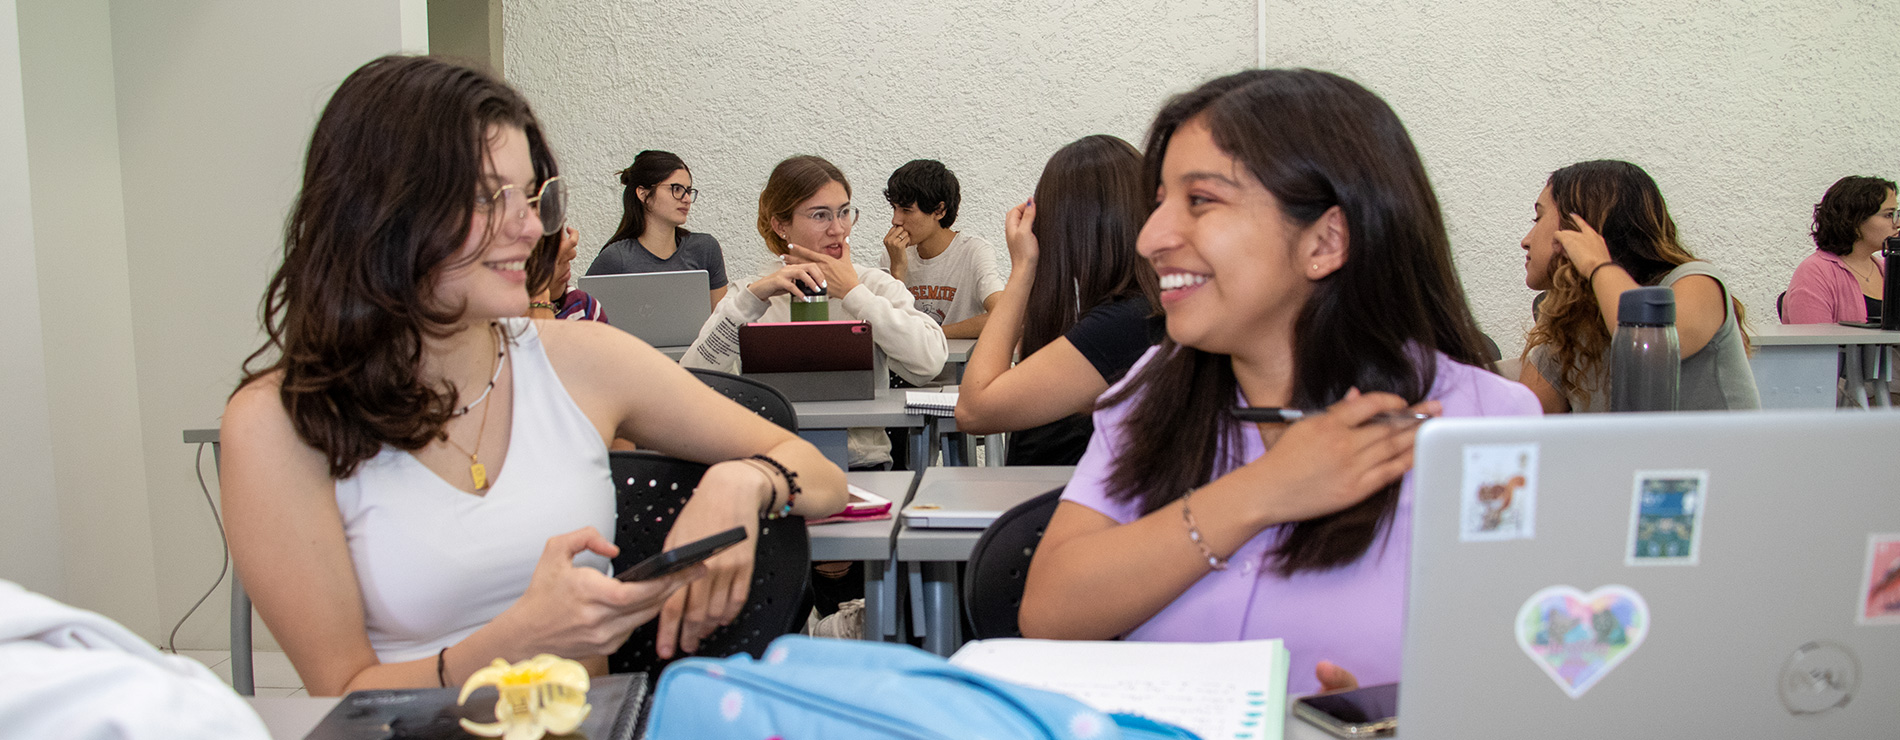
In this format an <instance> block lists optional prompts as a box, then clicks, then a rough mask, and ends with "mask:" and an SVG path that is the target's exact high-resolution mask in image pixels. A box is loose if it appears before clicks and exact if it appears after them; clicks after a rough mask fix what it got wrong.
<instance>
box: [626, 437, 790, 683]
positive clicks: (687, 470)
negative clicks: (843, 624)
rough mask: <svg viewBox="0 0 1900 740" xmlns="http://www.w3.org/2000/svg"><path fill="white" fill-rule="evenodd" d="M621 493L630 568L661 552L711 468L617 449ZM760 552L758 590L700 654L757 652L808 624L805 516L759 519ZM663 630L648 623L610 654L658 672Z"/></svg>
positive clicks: (630, 666) (755, 572)
mask: <svg viewBox="0 0 1900 740" xmlns="http://www.w3.org/2000/svg"><path fill="white" fill-rule="evenodd" d="M609 463H610V465H611V466H612V468H613V477H614V493H615V500H616V501H617V503H618V507H617V508H618V510H619V516H618V519H617V521H616V522H615V524H614V538H613V539H614V544H615V545H618V546H619V547H620V556H619V557H616V558H614V570H615V571H616V572H617V571H619V570H621V569H623V568H628V567H631V566H632V565H633V564H634V563H637V562H640V561H641V560H642V559H645V558H647V557H649V556H652V555H653V554H655V553H658V552H660V548H661V545H662V543H664V542H665V541H666V533H667V531H668V530H670V529H671V528H672V527H673V520H674V518H675V517H677V516H678V515H679V511H680V509H681V508H683V507H685V505H686V500H687V499H688V498H689V497H691V496H692V494H693V486H695V485H698V484H699V478H700V476H702V475H705V473H706V466H705V465H703V464H700V463H696V462H691V461H688V460H681V459H678V458H674V457H667V456H665V455H661V454H658V453H654V452H645V451H636V452H613V453H610V454H609ZM756 545H757V547H758V557H757V561H756V563H755V564H754V565H753V567H752V590H751V592H750V594H749V595H747V597H746V603H745V606H744V607H743V608H742V609H741V610H740V612H739V616H737V617H735V618H734V619H733V620H732V623H731V624H728V625H726V626H724V627H721V628H719V629H717V630H714V631H713V633H712V634H711V635H708V636H707V637H706V639H705V640H703V641H701V642H700V643H699V650H698V651H697V652H696V653H694V654H695V655H700V656H706V657H723V656H727V655H733V654H736V653H740V652H746V653H751V654H752V657H754V658H757V657H760V656H761V655H763V654H764V652H765V646H766V645H767V644H768V643H770V642H772V639H773V638H776V637H778V636H779V635H783V634H787V633H789V632H793V631H795V630H797V629H798V628H799V627H801V626H803V625H804V619H805V613H804V607H805V598H804V597H805V589H806V586H807V583H808V581H809V580H810V574H811V539H810V538H809V537H808V536H807V535H806V533H805V520H804V519H803V518H801V517H795V516H792V517H785V518H783V519H772V520H766V519H761V520H760V521H759V539H758V542H757V543H756ZM658 635H659V625H658V620H657V619H655V620H654V621H652V622H648V623H646V624H644V625H641V627H640V628H639V629H636V630H634V631H633V636H632V637H629V638H627V644H626V645H623V646H621V648H620V650H619V651H618V652H616V653H614V654H613V655H612V656H610V657H609V658H608V659H607V667H608V669H609V670H610V671H612V672H614V673H628V672H633V671H646V672H649V673H652V672H655V671H658V670H659V669H660V668H662V667H664V666H665V663H666V661H662V660H660V659H659V656H657V655H655V654H654V652H653V643H654V641H655V639H656V638H657V637H658Z"/></svg>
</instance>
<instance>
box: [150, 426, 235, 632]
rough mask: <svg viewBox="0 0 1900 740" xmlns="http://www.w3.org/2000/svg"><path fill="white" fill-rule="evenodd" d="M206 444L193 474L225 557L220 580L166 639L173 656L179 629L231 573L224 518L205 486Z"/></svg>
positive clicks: (195, 460)
mask: <svg viewBox="0 0 1900 740" xmlns="http://www.w3.org/2000/svg"><path fill="white" fill-rule="evenodd" d="M205 444H206V443H204V442H199V443H198V454H197V456H196V457H194V458H193V459H192V461H191V467H192V472H195V473H197V474H198V490H199V491H201V492H203V493H204V495H205V505H206V506H209V507H211V523H212V524H216V525H218V545H219V546H221V547H223V548H224V557H222V558H219V560H218V580H215V581H212V582H211V588H208V589H205V595H203V596H200V597H198V601H197V602H196V603H194V604H192V605H191V608H190V609H187V610H185V616H182V617H179V618H178V623H177V624H174V625H172V632H171V635H170V636H168V637H166V638H165V650H166V651H167V652H170V653H172V654H173V655H176V654H178V628H180V627H183V626H185V620H187V619H190V618H191V615H193V614H196V613H197V612H198V607H200V606H204V603H205V599H209V598H211V594H213V593H215V592H217V590H218V586H219V585H220V584H223V583H224V576H225V574H226V573H229V572H230V571H231V544H230V543H229V542H226V541H225V539H224V517H222V516H219V515H218V505H217V504H216V503H214V502H212V500H211V487H210V486H207V485H205Z"/></svg>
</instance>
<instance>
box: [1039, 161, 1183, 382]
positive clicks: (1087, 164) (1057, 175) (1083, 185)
mask: <svg viewBox="0 0 1900 740" xmlns="http://www.w3.org/2000/svg"><path fill="white" fill-rule="evenodd" d="M1153 194H1154V190H1152V189H1149V190H1143V189H1142V181H1141V152H1139V151H1136V150H1135V147H1134V145H1132V144H1129V143H1128V142H1126V141H1122V140H1121V139H1118V138H1115V137H1113V136H1107V135H1102V134H1097V135H1095V136H1085V137H1083V138H1081V139H1078V140H1076V141H1075V142H1073V143H1071V144H1069V145H1068V146H1065V147H1062V148H1061V149H1058V150H1056V153H1055V155H1054V156H1051V157H1050V158H1049V163H1048V164H1046V165H1044V166H1043V168H1042V179H1041V180H1039V181H1037V182H1036V223H1035V224H1034V226H1032V227H1031V230H1032V231H1033V232H1034V233H1035V235H1036V241H1037V243H1038V244H1039V245H1040V246H1039V249H1038V253H1037V258H1036V282H1035V283H1034V285H1033V287H1031V288H1030V290H1029V303H1028V306H1027V307H1026V310H1025V312H1024V314H1023V316H1024V318H1023V348H1022V353H1023V356H1024V357H1028V356H1029V355H1031V354H1034V353H1035V351H1036V350H1039V349H1042V347H1043V346H1044V345H1046V344H1048V343H1050V342H1053V341H1055V340H1056V338H1057V337H1060V336H1062V334H1063V333H1064V332H1067V331H1068V330H1069V328H1070V327H1073V326H1075V322H1076V321H1077V320H1079V319H1080V318H1081V316H1082V314H1084V313H1087V312H1088V311H1089V309H1092V308H1095V307H1096V306H1099V305H1102V304H1104V303H1108V302H1110V301H1115V300H1120V299H1122V298H1130V297H1134V296H1143V297H1146V298H1147V299H1148V302H1149V308H1150V309H1154V308H1157V305H1156V301H1155V295H1156V293H1157V288H1156V280H1155V271H1154V268H1153V267H1152V266H1150V265H1149V264H1148V261H1147V260H1144V259H1142V258H1141V255H1140V254H1138V253H1136V252H1135V237H1136V236H1138V235H1140V233H1141V224H1142V221H1143V220H1144V219H1146V218H1147V217H1148V211H1150V210H1153V208H1154V197H1153Z"/></svg>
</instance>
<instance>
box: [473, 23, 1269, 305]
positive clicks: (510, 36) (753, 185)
mask: <svg viewBox="0 0 1900 740" xmlns="http://www.w3.org/2000/svg"><path fill="white" fill-rule="evenodd" d="M1163 5H1164V4H1157V3H1145V2H1144V3H1137V2H1126V1H1125V0H1118V1H1115V2H1095V3H1072V4H1061V5H1055V4H1050V3H1027V4H1026V3H1015V2H1007V1H1005V0H982V1H980V2H968V3H958V4H956V5H955V7H951V6H949V5H904V6H898V5H893V4H890V3H882V2H869V1H866V0H849V1H847V2H836V3H833V2H826V3H816V2H785V3H757V4H736V5H733V6H728V5H725V4H719V3H685V4H680V3H626V2H617V1H615V0H542V1H538V2H537V1H532V0H523V1H521V2H515V1H514V0H510V2H508V3H506V4H505V5H504V14H503V17H504V20H505V25H504V27H503V28H504V39H505V44H506V47H507V64H506V73H507V76H508V78H509V79H510V80H511V81H513V82H514V83H515V84H516V85H518V86H519V87H520V88H521V89H522V90H523V91H524V92H525V93H526V94H527V95H528V97H529V99H530V100H531V101H533V103H534V105H535V107H536V112H537V113H538V115H539V116H540V117H541V120H542V121H543V122H544V123H545V124H546V125H547V127H548V129H549V133H550V136H551V137H552V139H553V140H554V146H555V147H556V151H557V152H558V153H559V155H560V157H561V162H562V171H563V174H564V175H566V176H569V177H573V178H575V179H576V180H577V181H578V187H577V188H576V192H575V194H574V201H575V203H574V209H573V210H574V217H573V218H574V222H575V223H576V225H577V226H578V227H579V228H580V230H581V257H580V259H579V260H578V261H577V265H579V266H581V267H584V266H585V265H587V264H588V263H590V262H592V260H593V256H594V254H595V253H597V252H598V250H599V249H600V247H601V246H602V245H603V243H604V241H605V239H606V238H607V237H608V236H609V235H610V234H611V233H612V232H613V229H614V227H616V226H618V225H619V223H620V194H621V189H620V185H619V182H618V180H616V179H615V178H614V173H615V172H617V171H619V170H620V169H621V168H624V167H626V166H627V164H628V163H630V162H632V161H633V155H634V154H635V153H637V152H639V151H640V150H641V149H664V150H667V151H671V152H674V153H676V154H679V155H680V156H681V157H683V158H685V160H686V162H687V164H688V165H689V166H691V167H692V168H693V177H694V181H695V183H694V184H695V185H696V186H697V187H698V188H699V190H700V192H701V194H702V195H701V198H700V201H699V202H698V203H697V204H696V205H695V206H694V209H693V217H692V221H691V222H689V223H688V224H687V226H688V228H691V229H694V230H698V231H705V232H707V233H710V234H712V235H713V236H715V237H717V238H719V240H720V243H721V244H723V245H724V246H725V250H726V262H727V266H728V269H729V271H730V272H731V274H732V275H733V276H734V277H735V278H737V279H741V280H744V279H749V278H750V277H752V276H755V275H757V274H759V273H760V272H762V271H763V269H764V265H765V262H766V260H767V259H768V257H769V255H768V254H767V253H766V251H765V245H764V242H763V241H762V240H760V239H759V236H758V232H757V230H756V228H755V226H754V223H755V220H756V218H757V213H758V197H759V190H760V188H762V187H764V185H765V179H766V176H767V175H769V174H771V169H772V166H773V165H775V164H777V163H778V161H779V160H781V159H784V158H785V157H787V156H790V155H793V154H817V155H821V156H824V157H826V158H827V159H830V160H831V161H832V162H833V163H835V164H837V165H838V167H839V168H840V169H842V170H844V173H845V176H846V177H848V178H849V179H850V180H851V185H852V190H853V195H854V198H853V200H854V201H855V202H856V203H857V204H858V205H860V206H863V207H865V216H864V219H863V220H861V221H860V222H859V226H858V227H857V229H856V230H855V231H854V232H853V239H852V242H853V257H854V258H855V259H856V261H857V262H859V263H860V264H873V265H875V264H877V259H878V254H879V253H880V251H881V249H882V247H881V246H880V242H881V239H882V237H883V235H884V232H885V231H886V230H887V229H888V228H889V223H888V221H889V219H890V215H891V214H890V207H889V206H887V205H886V204H885V203H884V198H883V195H882V192H883V189H884V181H885V179H886V178H888V177H889V176H890V174H891V171H892V170H895V169H897V168H898V167H899V166H900V165H902V164H904V163H905V162H907V161H909V160H911V159H915V158H930V159H938V160H942V161H943V162H944V163H945V164H946V165H948V166H949V167H950V168H951V169H952V170H954V171H955V172H956V173H957V176H958V178H959V179H960V180H961V181H962V185H963V199H964V200H963V206H962V213H961V214H960V215H959V217H958V221H957V226H956V228H959V229H961V230H966V231H968V232H970V233H973V234H976V235H978V236H982V237H984V238H985V239H988V240H989V241H990V242H991V243H992V244H994V245H996V248H997V258H998V260H999V262H1001V263H1002V264H1004V265H1005V267H1007V260H1006V258H1005V257H1004V255H1003V252H1002V248H1003V236H1002V232H1003V228H1002V225H1003V213H1004V212H1005V211H1006V210H1007V209H1008V208H1009V207H1010V206H1011V205H1014V204H1016V203H1019V202H1021V201H1022V200H1023V199H1024V198H1026V197H1028V196H1029V195H1030V192H1031V191H1032V190H1033V189H1034V187H1035V182H1036V178H1037V177H1038V176H1040V175H1041V173H1042V165H1043V163H1044V162H1045V161H1047V160H1048V157H1049V155H1050V154H1052V153H1054V152H1055V150H1056V149H1057V148H1058V147H1060V146H1062V145H1063V144H1066V143H1068V142H1070V141H1073V140H1075V139H1077V138H1080V137H1082V136H1086V135H1088V134H1094V133H1110V134H1115V135H1117V136H1121V137H1123V138H1126V139H1128V140H1129V141H1131V142H1134V143H1135V144H1136V145H1137V146H1139V145H1140V136H1141V135H1142V133H1143V132H1144V131H1145V129H1146V126H1147V124H1148V119H1149V118H1150V117H1151V116H1152V115H1153V112H1154V106H1155V104H1156V103H1158V102H1159V101H1160V100H1161V99H1162V98H1164V97H1165V96H1166V95H1168V94H1169V93H1171V92H1175V91H1178V90H1181V89H1184V88H1187V87H1189V86H1192V85H1193V84H1195V83H1198V82H1199V81H1201V80H1202V79H1204V78H1206V77H1208V76H1210V75H1213V74H1216V73H1219V72H1222V71H1225V70H1232V69H1237V68H1240V67H1242V66H1245V65H1247V64H1249V63H1250V62H1251V60H1252V58H1253V53H1254V28H1253V13H1254V4H1253V3H1251V2H1246V1H1245V0H1196V1H1194V2H1184V3H1167V4H1165V7H1163Z"/></svg>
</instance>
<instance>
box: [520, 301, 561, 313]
mask: <svg viewBox="0 0 1900 740" xmlns="http://www.w3.org/2000/svg"><path fill="white" fill-rule="evenodd" d="M528 308H545V309H547V310H549V311H553V312H555V313H560V312H561V307H560V306H556V305H554V304H553V303H549V302H547V301H534V302H532V303H529V304H528Z"/></svg>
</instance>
